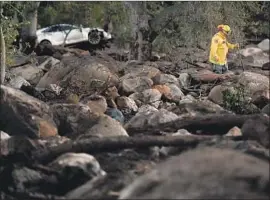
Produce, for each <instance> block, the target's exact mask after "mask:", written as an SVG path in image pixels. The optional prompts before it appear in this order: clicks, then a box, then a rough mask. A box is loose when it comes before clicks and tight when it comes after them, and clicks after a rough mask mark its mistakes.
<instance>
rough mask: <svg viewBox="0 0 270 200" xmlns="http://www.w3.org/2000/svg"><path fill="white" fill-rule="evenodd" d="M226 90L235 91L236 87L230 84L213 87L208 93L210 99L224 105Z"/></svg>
mask: <svg viewBox="0 0 270 200" xmlns="http://www.w3.org/2000/svg"><path fill="white" fill-rule="evenodd" d="M225 90H228V91H230V92H233V91H234V88H233V86H229V85H217V86H215V87H214V88H212V89H211V91H210V93H209V94H208V99H209V100H211V101H213V102H214V103H216V104H218V105H223V92H224V91H225Z"/></svg>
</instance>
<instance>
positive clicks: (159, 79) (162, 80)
mask: <svg viewBox="0 0 270 200" xmlns="http://www.w3.org/2000/svg"><path fill="white" fill-rule="evenodd" d="M152 80H153V82H154V85H163V84H175V85H179V81H178V79H177V78H176V77H175V76H173V75H171V74H158V75H157V76H155V77H153V78H152Z"/></svg>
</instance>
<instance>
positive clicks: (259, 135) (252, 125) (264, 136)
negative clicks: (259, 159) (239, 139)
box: [241, 115, 270, 149]
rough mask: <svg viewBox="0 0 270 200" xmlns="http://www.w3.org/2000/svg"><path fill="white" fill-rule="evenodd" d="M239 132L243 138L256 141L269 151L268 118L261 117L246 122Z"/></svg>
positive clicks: (269, 130)
mask: <svg viewBox="0 0 270 200" xmlns="http://www.w3.org/2000/svg"><path fill="white" fill-rule="evenodd" d="M241 131H242V133H243V136H244V137H245V138H247V139H251V140H256V141H258V142H259V143H260V144H262V145H263V146H264V147H266V148H268V149H269V132H270V128H269V116H263V115H261V116H259V117H253V118H251V119H249V120H247V121H246V122H245V123H244V124H243V126H242V128H241Z"/></svg>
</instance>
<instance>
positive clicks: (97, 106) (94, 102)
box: [81, 95, 108, 113]
mask: <svg viewBox="0 0 270 200" xmlns="http://www.w3.org/2000/svg"><path fill="white" fill-rule="evenodd" d="M81 103H83V104H85V105H87V106H88V107H89V108H90V110H91V111H92V112H97V113H105V112H106V110H107V107H108V105H107V101H106V99H105V98H104V97H103V96H101V95H91V96H86V97H84V98H83V99H81Z"/></svg>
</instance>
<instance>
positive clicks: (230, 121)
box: [127, 114, 260, 135]
mask: <svg viewBox="0 0 270 200" xmlns="http://www.w3.org/2000/svg"><path fill="white" fill-rule="evenodd" d="M259 116H260V114H255V115H234V114H224V115H220V114H218V115H217V114H214V115H206V116H197V117H193V118H188V119H183V118H179V119H177V120H175V121H171V122H167V123H163V124H160V125H158V126H155V127H151V126H148V127H143V128H132V127H131V128H127V131H128V133H129V135H134V134H138V133H147V134H148V135H153V134H155V133H157V132H160V131H165V132H175V131H177V130H179V129H186V130H188V131H189V132H191V133H196V131H198V130H200V131H202V132H203V133H204V134H209V135H224V134H226V133H227V132H228V131H229V130H230V129H231V128H233V127H234V126H237V127H239V128H241V127H242V125H243V124H244V122H245V121H246V120H248V119H251V118H253V117H255V118H256V117H259Z"/></svg>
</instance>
